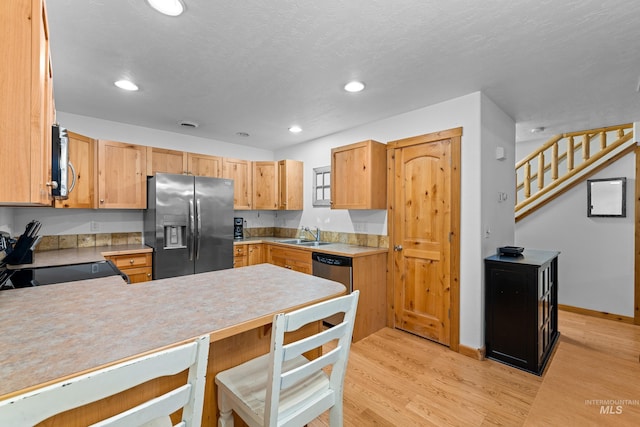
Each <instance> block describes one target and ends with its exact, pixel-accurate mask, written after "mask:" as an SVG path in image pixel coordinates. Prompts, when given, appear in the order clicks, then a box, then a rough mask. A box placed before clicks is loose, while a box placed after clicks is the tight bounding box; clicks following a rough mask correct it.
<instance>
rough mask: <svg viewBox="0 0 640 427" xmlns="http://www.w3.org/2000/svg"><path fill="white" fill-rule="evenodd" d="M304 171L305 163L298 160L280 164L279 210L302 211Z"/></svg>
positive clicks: (283, 161)
mask: <svg viewBox="0 0 640 427" xmlns="http://www.w3.org/2000/svg"><path fill="white" fill-rule="evenodd" d="M303 169H304V167H303V163H302V162H300V161H298V160H280V161H279V162H278V182H279V185H278V190H279V194H278V209H280V210H289V211H293V210H302V204H303V182H304V177H303Z"/></svg>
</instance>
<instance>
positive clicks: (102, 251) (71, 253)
mask: <svg viewBox="0 0 640 427" xmlns="http://www.w3.org/2000/svg"><path fill="white" fill-rule="evenodd" d="M146 252H153V249H152V248H150V247H149V246H145V245H142V244H134V245H132V244H128V245H111V246H91V247H88V248H72V249H56V250H51V251H39V252H35V253H34V254H33V263H32V264H21V265H11V266H9V268H10V269H14V270H15V269H19V268H34V267H50V266H54V265H65V264H82V263H85V262H96V261H104V257H105V256H110V255H120V254H122V253H146Z"/></svg>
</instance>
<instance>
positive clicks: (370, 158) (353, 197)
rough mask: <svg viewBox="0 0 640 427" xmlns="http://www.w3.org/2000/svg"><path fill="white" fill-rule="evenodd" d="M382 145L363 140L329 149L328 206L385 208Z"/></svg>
mask: <svg viewBox="0 0 640 427" xmlns="http://www.w3.org/2000/svg"><path fill="white" fill-rule="evenodd" d="M386 208H387V154H386V145H385V144H382V143H380V142H377V141H373V140H367V141H362V142H357V143H355V144H350V145H345V146H343V147H337V148H333V149H332V150H331V209H386Z"/></svg>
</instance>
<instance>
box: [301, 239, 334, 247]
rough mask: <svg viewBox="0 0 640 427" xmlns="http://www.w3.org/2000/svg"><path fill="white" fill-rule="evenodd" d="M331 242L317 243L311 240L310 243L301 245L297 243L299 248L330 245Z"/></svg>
mask: <svg viewBox="0 0 640 427" xmlns="http://www.w3.org/2000/svg"><path fill="white" fill-rule="evenodd" d="M330 244H331V242H317V241H315V240H312V241H311V242H303V243H298V245H300V246H322V245H330Z"/></svg>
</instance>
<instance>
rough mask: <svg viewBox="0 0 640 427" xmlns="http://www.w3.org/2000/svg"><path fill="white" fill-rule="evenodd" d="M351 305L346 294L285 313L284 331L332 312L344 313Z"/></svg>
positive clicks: (323, 317)
mask: <svg viewBox="0 0 640 427" xmlns="http://www.w3.org/2000/svg"><path fill="white" fill-rule="evenodd" d="M351 295H352V294H351ZM351 306H352V300H351V299H350V295H347V296H344V297H340V298H335V299H332V300H328V301H323V302H321V303H318V304H316V305H313V306H311V307H306V308H301V309H299V310H296V311H292V312H290V313H286V319H287V322H286V332H292V331H296V330H298V329H300V328H301V327H302V326H304V325H308V324H309V323H312V322H316V321H318V320H322V319H326V318H327V317H329V316H331V315H332V314H337V313H346V312H347V311H349V310H350V309H351Z"/></svg>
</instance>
